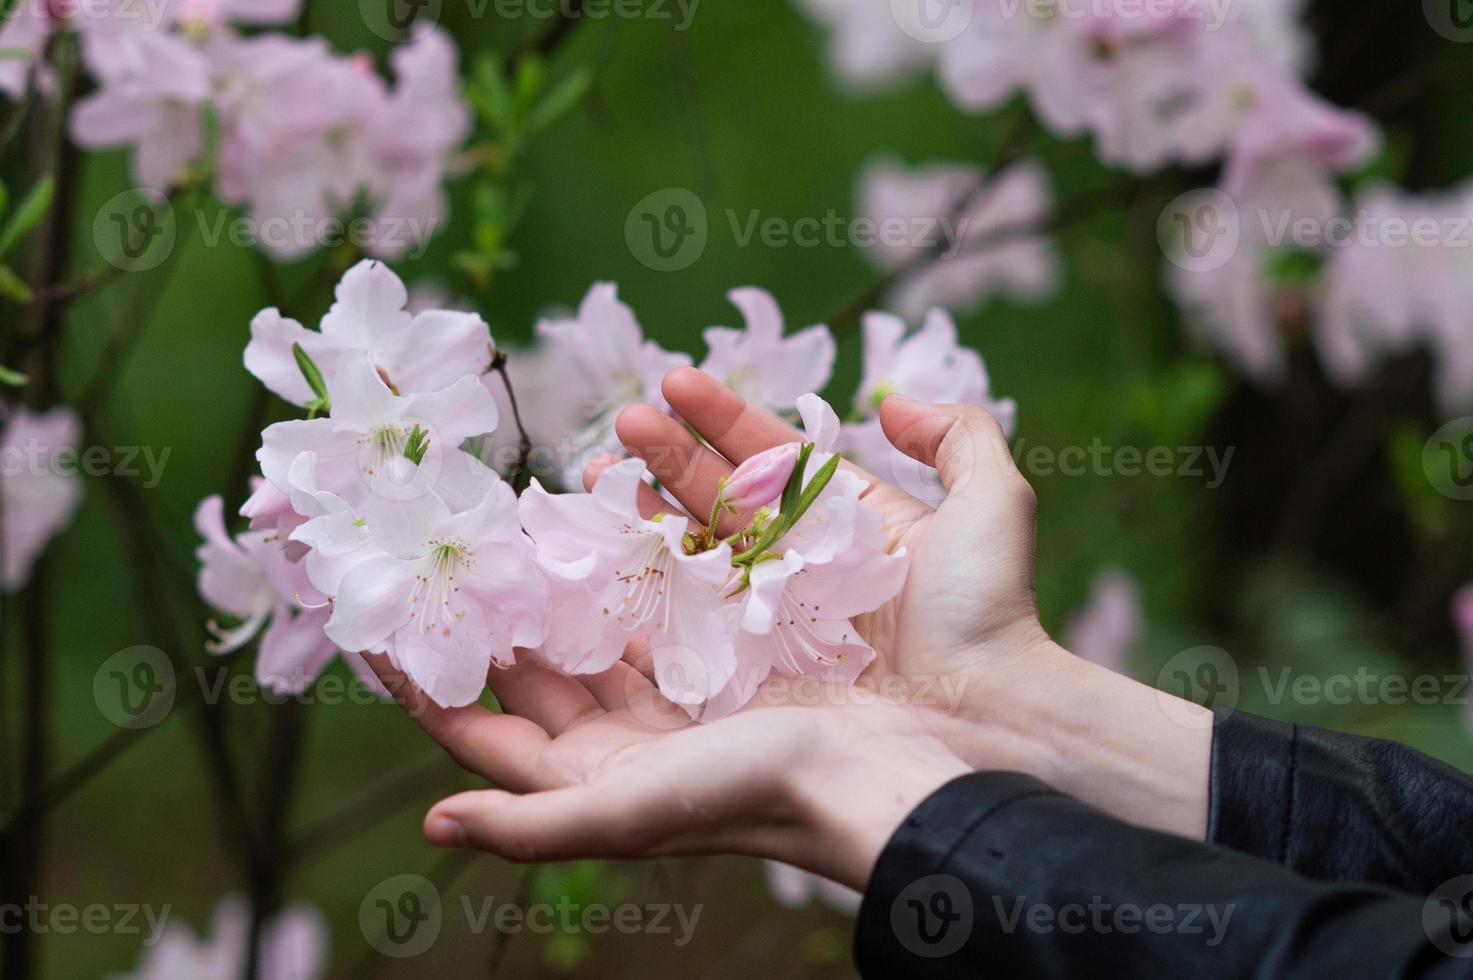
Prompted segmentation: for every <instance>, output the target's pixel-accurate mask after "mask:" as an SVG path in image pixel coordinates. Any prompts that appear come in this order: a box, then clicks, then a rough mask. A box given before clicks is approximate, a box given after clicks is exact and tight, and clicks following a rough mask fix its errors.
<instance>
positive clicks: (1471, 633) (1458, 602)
mask: <svg viewBox="0 0 1473 980" xmlns="http://www.w3.org/2000/svg"><path fill="white" fill-rule="evenodd" d="M1453 625H1454V626H1455V627H1457V630H1458V640H1459V641H1460V642H1461V643H1462V645H1463V652H1464V654H1465V655H1466V656H1467V657H1469V658H1470V659H1473V583H1469V584H1468V585H1465V586H1463V587H1462V588H1460V589H1459V590H1458V591H1457V592H1455V593H1453Z"/></svg>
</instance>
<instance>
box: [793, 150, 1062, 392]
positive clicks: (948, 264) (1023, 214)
mask: <svg viewBox="0 0 1473 980" xmlns="http://www.w3.org/2000/svg"><path fill="white" fill-rule="evenodd" d="M859 183H860V190H859V211H860V213H861V214H862V215H864V216H865V217H867V218H869V219H870V220H871V221H873V222H875V223H876V226H877V227H879V228H881V229H884V228H886V227H890V226H895V227H904V228H906V229H907V230H906V234H905V235H904V236H903V240H898V239H894V238H891V237H889V236H887V235H885V234H883V233H882V234H881V235H880V236H879V237H878V239H877V242H876V245H875V246H874V248H872V249H871V250H870V251H869V253H868V254H869V255H870V256H871V257H872V258H873V260H874V261H875V264H876V265H877V266H879V267H880V268H881V269H883V270H885V271H887V272H894V271H897V270H901V269H904V268H905V267H906V266H907V264H909V263H912V262H914V261H915V260H916V259H917V258H918V256H919V253H921V252H923V251H925V250H927V249H937V248H939V249H942V251H941V252H940V254H939V256H938V257H936V258H935V259H934V260H933V261H930V262H928V263H926V264H925V266H924V267H923V268H922V269H921V270H920V271H919V272H915V273H912V274H910V275H907V276H905V277H904V278H903V279H902V280H901V281H900V282H899V283H898V284H897V285H896V286H895V288H894V289H893V290H892V292H891V295H890V301H891V302H892V303H893V304H894V305H895V307H896V308H897V309H898V310H899V312H900V313H901V315H902V316H906V317H909V318H918V317H920V316H922V315H923V314H924V313H925V311H926V310H928V309H930V308H931V307H933V306H942V307H946V308H948V309H953V310H961V311H971V310H974V309H976V308H977V307H978V306H979V305H981V304H982V303H983V302H985V301H986V300H987V299H989V298H990V297H992V296H994V295H997V294H1002V295H1007V296H1010V297H1012V298H1014V299H1017V300H1022V301H1037V300H1040V299H1043V298H1045V297H1047V296H1049V295H1051V294H1052V293H1053V292H1054V291H1055V290H1056V289H1057V288H1058V281H1059V275H1060V268H1059V260H1058V256H1057V255H1056V254H1055V252H1054V249H1053V246H1052V245H1051V244H1050V242H1049V240H1048V239H1047V238H1046V237H1044V236H1042V235H1016V234H1012V232H1015V231H1016V230H1017V229H1019V228H1026V227H1028V226H1029V225H1034V224H1041V223H1042V222H1043V221H1045V220H1046V219H1047V218H1048V216H1049V214H1050V213H1051V212H1052V210H1053V197H1052V194H1051V193H1050V191H1049V187H1048V178H1047V176H1046V175H1045V173H1044V171H1043V168H1042V167H1041V166H1039V165H1038V164H1037V163H1036V162H1034V161H1028V162H1025V163H1019V164H1014V165H1013V166H1011V167H1009V168H1008V169H1006V170H1004V171H1002V172H1001V173H999V174H997V175H995V176H993V177H992V178H990V179H988V180H984V178H983V173H982V171H981V170H980V169H979V168H976V167H970V166H966V165H960V164H930V165H927V166H923V167H915V168H911V169H909V170H907V169H906V168H905V167H904V166H903V165H902V164H900V163H899V162H898V161H896V160H894V159H890V158H881V159H877V160H873V161H871V162H870V163H869V164H867V165H866V167H865V169H864V171H863V172H862V173H861V175H860V178H859ZM1004 229H1009V230H1010V231H1009V232H1008V234H1009V235H1010V237H1009V238H1008V239H1006V240H1000V241H997V242H995V243H993V242H989V240H988V239H989V236H992V235H996V234H999V233H1001V232H1002V231H1003V230H1004ZM812 390H817V386H815V387H814V388H813V389H812Z"/></svg>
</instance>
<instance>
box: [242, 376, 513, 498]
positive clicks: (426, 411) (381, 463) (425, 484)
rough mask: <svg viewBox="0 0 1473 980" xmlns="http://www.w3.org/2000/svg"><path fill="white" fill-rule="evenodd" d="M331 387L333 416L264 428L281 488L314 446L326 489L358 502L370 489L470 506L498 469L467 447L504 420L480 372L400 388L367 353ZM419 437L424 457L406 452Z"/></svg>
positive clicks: (263, 455)
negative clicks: (435, 386) (422, 387)
mask: <svg viewBox="0 0 1473 980" xmlns="http://www.w3.org/2000/svg"><path fill="white" fill-rule="evenodd" d="M328 393H329V394H330V396H331V398H332V413H331V416H330V417H328V418H316V419H295V420H290V421H286V422H278V423H276V424H275V425H272V426H270V427H269V428H267V429H266V431H265V432H263V433H262V446H261V449H260V450H259V451H258V452H257V453H256V458H257V460H259V462H260V464H261V472H262V474H263V475H264V476H265V477H266V479H267V480H269V481H271V482H272V483H273V484H275V485H276V488H277V489H278V490H282V491H283V492H289V488H290V479H289V474H290V470H291V465H292V463H293V462H294V461H295V460H296V458H297V457H298V456H300V455H301V454H302V453H305V452H314V453H316V454H317V456H318V459H319V462H320V466H319V470H318V478H319V479H320V480H321V481H322V486H323V489H325V490H328V491H331V492H332V493H334V494H336V495H337V496H339V497H342V498H343V499H344V500H346V501H348V502H349V503H351V504H353V505H354V506H355V507H357V506H361V505H362V503H363V501H364V500H365V499H367V498H369V497H386V498H389V499H393V500H400V501H403V500H409V499H411V498H415V497H420V496H424V495H427V494H436V495H438V496H440V497H442V498H443V499H444V500H445V501H446V502H447V503H449V504H450V505H451V506H453V507H456V508H459V509H464V508H468V507H473V506H475V505H476V504H477V503H479V502H480V501H481V500H482V499H483V498H484V496H485V494H486V487H487V486H488V484H489V483H490V482H491V481H494V479H495V474H493V473H492V472H491V471H490V470H489V469H487V467H486V466H485V465H484V464H482V463H481V462H480V461H479V460H477V459H475V458H474V457H473V456H471V455H470V454H469V453H466V452H465V451H463V450H462V449H461V448H460V446H461V444H462V443H463V442H465V440H467V439H470V438H472V437H475V436H479V435H484V434H485V433H488V432H492V431H494V430H495V429H496V426H497V413H496V403H495V401H494V399H492V397H491V395H490V393H489V392H487V391H486V389H485V388H484V387H483V386H482V385H481V383H480V379H479V378H477V377H476V376H474V375H465V376H462V377H461V378H460V379H459V380H458V381H456V382H455V383H454V384H451V385H448V386H447V387H445V388H442V389H440V390H439V391H432V392H425V393H421V394H415V395H396V394H394V393H393V391H392V390H391V389H390V388H389V387H388V385H386V384H385V383H384V381H383V378H382V377H381V376H380V375H379V373H378V372H377V371H376V370H375V369H374V368H373V365H372V364H371V363H370V362H369V360H368V358H367V357H364V356H361V355H360V356H356V357H345V358H344V359H343V360H342V362H341V363H340V364H339V366H338V368H337V370H336V372H335V373H334V374H333V376H332V378H331V379H330V380H329V387H328ZM416 430H418V432H419V435H418V436H416ZM414 438H419V439H421V440H422V443H421V446H422V449H423V452H422V454H421V456H420V458H419V459H418V460H413V459H411V458H408V457H406V455H405V451H406V449H409V448H411V447H410V440H411V439H414Z"/></svg>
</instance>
